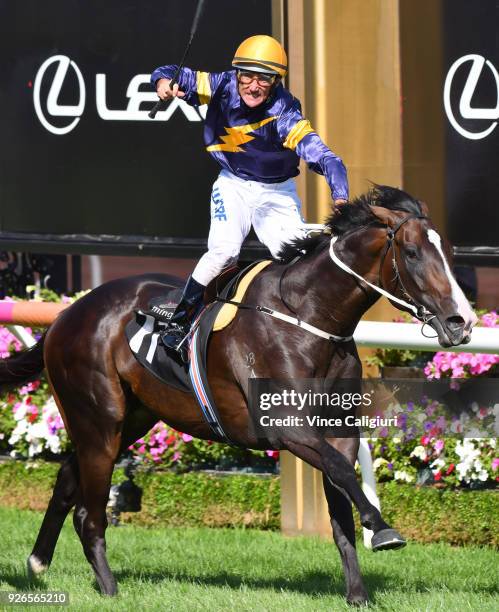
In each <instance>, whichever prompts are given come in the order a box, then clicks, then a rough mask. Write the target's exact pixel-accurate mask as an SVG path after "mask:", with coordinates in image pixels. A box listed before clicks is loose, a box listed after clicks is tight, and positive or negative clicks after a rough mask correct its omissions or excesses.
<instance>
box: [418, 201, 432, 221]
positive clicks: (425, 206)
mask: <svg viewBox="0 0 499 612" xmlns="http://www.w3.org/2000/svg"><path fill="white" fill-rule="evenodd" d="M418 202H419V205H420V206H421V211H422V213H423V215H424V216H425V217H429V216H430V209H429V208H428V204H427V203H426V202H422V201H421V200H418Z"/></svg>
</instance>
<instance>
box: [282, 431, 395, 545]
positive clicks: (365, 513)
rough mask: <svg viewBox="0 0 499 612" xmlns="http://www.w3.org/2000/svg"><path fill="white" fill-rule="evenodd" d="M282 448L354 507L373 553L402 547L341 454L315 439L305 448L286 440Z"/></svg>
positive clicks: (322, 440) (320, 440)
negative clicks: (368, 533) (370, 534)
mask: <svg viewBox="0 0 499 612" xmlns="http://www.w3.org/2000/svg"><path fill="white" fill-rule="evenodd" d="M285 445H286V447H287V448H288V449H289V450H290V451H291V452H292V453H294V454H295V455H297V456H298V457H300V458H302V459H304V460H305V461H307V462H308V463H310V464H311V465H313V466H314V467H317V468H318V469H320V470H321V471H322V472H323V473H324V476H325V477H326V478H327V479H328V480H329V482H330V483H331V485H332V486H333V487H336V488H337V489H339V491H340V492H341V493H342V494H343V495H344V496H346V497H347V499H349V500H351V501H352V502H353V503H354V504H355V506H356V508H357V510H358V511H359V516H360V522H361V524H362V526H363V527H366V528H367V529H371V530H372V531H373V532H374V535H373V537H372V540H371V544H372V549H373V551H377V550H384V549H388V548H398V547H400V546H404V545H405V540H404V538H402V536H401V535H400V534H399V533H397V531H395V529H391V528H390V526H389V525H388V524H387V523H386V522H385V521H384V520H383V518H382V516H381V513H380V511H379V510H378V509H377V508H376V507H375V506H373V505H372V504H371V502H370V501H369V500H368V499H367V497H366V495H365V493H364V492H363V491H362V489H361V487H360V485H359V483H358V482H357V476H356V474H355V470H354V468H353V465H352V464H351V463H350V462H349V461H348V460H347V459H346V457H345V456H344V455H343V454H342V453H341V452H339V451H338V450H336V449H335V448H334V447H333V446H332V445H331V444H330V443H329V442H327V441H326V440H324V439H319V440H315V441H314V442H311V443H310V445H307V446H305V445H304V444H298V443H296V442H290V441H286V442H285ZM311 458H312V459H313V461H311V460H310V459H311Z"/></svg>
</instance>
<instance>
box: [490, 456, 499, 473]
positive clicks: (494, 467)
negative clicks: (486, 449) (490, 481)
mask: <svg viewBox="0 0 499 612" xmlns="http://www.w3.org/2000/svg"><path fill="white" fill-rule="evenodd" d="M497 468H499V457H495V458H494V459H492V471H493V472H495V471H496V470H497Z"/></svg>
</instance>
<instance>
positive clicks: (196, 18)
mask: <svg viewBox="0 0 499 612" xmlns="http://www.w3.org/2000/svg"><path fill="white" fill-rule="evenodd" d="M204 2H205V0H198V5H197V7H196V13H195V15H194V19H193V21H192V26H191V35H190V38H189V42H188V43H187V47H186V48H185V51H184V55H183V57H182V60H181V62H180V64H179V66H178V68H177V70H176V71H175V74H174V75H173V78H172V80H171V81H170V85H169V87H170V89H171V90H173V86H174V85H175V83H177V79H178V77H179V75H180V71H181V70H182V68H183V67H184V62H185V59H186V57H187V54H188V53H189V49H190V48H191V45H192V41H193V39H194V35H195V34H196V31H197V29H198V24H199V20H200V19H201V13H202V12H203V7H204ZM169 102H170V100H158V101H157V102H156V104H155V105H154V106H153V108H152V110H151V111H149V113H148V115H149V117H150V118H151V119H154V117H155V116H156V113H157V112H158V111H161V110H165V108H166V107H167V106H168V103H169Z"/></svg>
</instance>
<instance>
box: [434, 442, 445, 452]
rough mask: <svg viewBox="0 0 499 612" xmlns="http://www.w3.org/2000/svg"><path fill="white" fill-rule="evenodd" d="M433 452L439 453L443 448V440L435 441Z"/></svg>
mask: <svg viewBox="0 0 499 612" xmlns="http://www.w3.org/2000/svg"><path fill="white" fill-rule="evenodd" d="M434 448H435V450H436V452H437V453H439V454H440V453H441V452H442V450H443V448H444V441H443V440H437V441H436V442H435V446H434Z"/></svg>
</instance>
